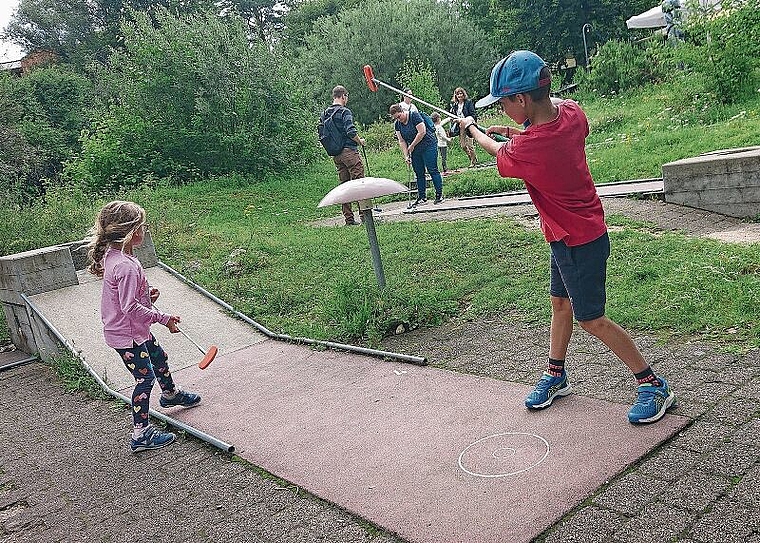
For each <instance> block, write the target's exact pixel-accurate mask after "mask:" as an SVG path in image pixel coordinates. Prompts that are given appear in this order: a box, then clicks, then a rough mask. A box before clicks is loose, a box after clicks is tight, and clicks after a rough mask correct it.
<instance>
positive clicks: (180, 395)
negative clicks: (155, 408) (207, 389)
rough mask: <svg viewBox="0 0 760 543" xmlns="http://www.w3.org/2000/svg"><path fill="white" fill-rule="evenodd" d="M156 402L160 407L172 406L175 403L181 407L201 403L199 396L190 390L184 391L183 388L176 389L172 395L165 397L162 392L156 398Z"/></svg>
mask: <svg viewBox="0 0 760 543" xmlns="http://www.w3.org/2000/svg"><path fill="white" fill-rule="evenodd" d="M158 403H159V404H161V407H174V406H175V405H181V406H182V407H195V406H196V405H198V404H199V403H201V397H200V396H199V395H198V394H193V393H192V392H185V391H184V390H179V389H177V390H176V392H175V393H174V396H172V397H171V398H167V397H166V396H164V395H163V394H161V397H160V398H159V399H158Z"/></svg>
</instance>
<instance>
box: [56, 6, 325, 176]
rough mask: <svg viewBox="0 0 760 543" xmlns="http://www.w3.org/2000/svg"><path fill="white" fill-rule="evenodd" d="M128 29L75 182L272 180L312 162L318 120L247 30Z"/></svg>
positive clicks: (73, 172) (206, 19)
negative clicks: (243, 176) (237, 175)
mask: <svg viewBox="0 0 760 543" xmlns="http://www.w3.org/2000/svg"><path fill="white" fill-rule="evenodd" d="M134 20H135V22H134V23H129V24H125V25H124V28H123V30H124V49H123V51H118V52H115V53H114V54H113V55H112V56H111V59H110V61H109V64H108V66H107V67H106V68H104V70H103V71H102V73H101V74H99V75H100V79H101V80H102V81H103V82H104V85H105V88H106V89H107V94H106V95H105V96H104V97H103V101H104V102H105V103H107V104H109V105H108V107H106V108H104V109H103V110H102V111H101V112H100V115H99V118H98V120H97V122H96V123H95V124H94V125H93V127H92V129H91V130H89V131H87V132H86V133H85V134H84V138H83V143H82V152H81V154H80V155H79V156H78V157H77V158H76V159H74V160H73V161H72V162H71V163H70V164H69V166H68V168H67V173H68V174H69V175H70V176H71V177H72V178H73V179H75V180H77V181H79V182H81V183H82V184H83V185H84V186H85V187H87V188H88V190H91V191H100V190H113V189H116V188H118V187H121V186H132V185H137V184H139V183H142V182H144V181H145V180H146V179H147V180H150V179H153V178H168V179H170V180H173V181H175V182H178V183H183V182H187V181H193V180H196V179H198V178H201V177H206V176H209V175H218V174H226V173H230V172H244V173H252V174H255V175H256V176H258V177H264V176H266V175H268V174H270V173H272V172H275V171H283V170H288V169H289V168H292V167H296V166H298V165H302V164H304V163H306V162H308V161H309V160H311V159H312V158H313V157H314V155H315V153H316V151H317V149H316V146H315V145H314V140H315V136H314V126H313V125H314V120H313V119H312V118H311V115H310V111H309V108H308V107H306V106H305V103H306V102H305V100H304V95H303V93H304V92H305V91H304V90H302V89H304V87H305V85H303V84H302V83H301V82H299V81H296V76H295V75H294V72H295V70H293V69H292V67H290V66H289V65H288V63H287V62H286V61H285V59H283V58H281V57H279V56H277V55H276V54H274V53H272V52H271V51H270V50H269V49H268V47H267V46H266V45H265V44H263V43H261V42H254V43H249V41H248V38H247V35H246V31H245V28H244V24H243V22H242V21H241V20H240V19H238V18H235V17H228V18H226V19H220V18H218V17H217V16H216V15H214V14H211V13H210V14H201V15H194V16H188V17H176V16H174V15H172V14H170V13H169V12H168V11H167V10H165V9H157V10H156V12H155V14H154V15H153V17H152V18H151V17H148V16H147V15H145V14H135V15H134Z"/></svg>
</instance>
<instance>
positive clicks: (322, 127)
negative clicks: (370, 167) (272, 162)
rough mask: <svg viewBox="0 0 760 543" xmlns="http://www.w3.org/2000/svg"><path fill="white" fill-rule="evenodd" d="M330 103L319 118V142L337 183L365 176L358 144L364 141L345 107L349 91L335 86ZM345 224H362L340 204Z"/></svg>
mask: <svg viewBox="0 0 760 543" xmlns="http://www.w3.org/2000/svg"><path fill="white" fill-rule="evenodd" d="M332 97H333V102H332V104H331V105H330V107H328V108H327V109H326V110H325V111H324V112H323V113H322V115H321V116H320V118H319V128H318V132H319V141H320V143H322V146H323V147H324V148H325V150H326V151H327V154H328V155H330V156H331V157H332V159H333V162H334V163H335V167H336V168H337V170H338V181H339V183H345V182H346V181H349V180H351V179H359V178H360V177H364V164H363V163H362V158H361V156H360V155H359V150H358V148H359V145H361V146H364V143H365V141H364V138H360V137H359V132H358V130H357V129H356V127H355V126H354V115H353V113H351V110H350V109H348V108H347V107H346V104H347V103H348V91H347V90H346V87H344V86H343V85H338V86H337V87H335V88H334V89H333V91H332ZM342 210H343V217H345V219H346V225H356V224H361V223H360V222H358V221H357V220H356V218H355V217H354V212H353V210H352V209H351V204H350V203H347V204H343V205H342Z"/></svg>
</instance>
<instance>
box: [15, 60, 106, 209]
mask: <svg viewBox="0 0 760 543" xmlns="http://www.w3.org/2000/svg"><path fill="white" fill-rule="evenodd" d="M91 103H92V85H91V83H90V82H89V80H88V79H86V78H85V77H83V76H81V75H78V74H76V73H74V72H73V71H72V70H71V69H69V68H67V67H65V66H51V67H46V68H38V69H36V70H33V71H31V72H30V73H29V74H27V75H25V76H24V77H21V78H17V77H9V76H7V75H3V77H0V189H1V190H0V192H5V194H6V195H8V196H9V197H10V198H11V199H12V200H14V201H15V202H16V203H25V202H27V201H29V200H30V199H32V198H34V197H36V196H39V195H42V194H44V191H45V187H46V184H49V183H57V182H59V174H60V173H61V171H62V170H63V163H64V162H65V161H66V160H67V159H68V158H69V157H70V156H71V155H73V154H74V153H76V152H77V151H78V149H79V142H78V138H79V134H80V132H81V130H82V129H83V128H84V127H86V126H87V124H88V123H89V114H88V107H89V105H90V104H91Z"/></svg>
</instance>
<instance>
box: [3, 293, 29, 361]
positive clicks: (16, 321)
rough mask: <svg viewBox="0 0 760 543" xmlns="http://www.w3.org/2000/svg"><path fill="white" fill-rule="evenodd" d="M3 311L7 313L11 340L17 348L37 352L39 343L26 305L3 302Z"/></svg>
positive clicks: (6, 317)
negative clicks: (30, 322) (35, 337)
mask: <svg viewBox="0 0 760 543" xmlns="http://www.w3.org/2000/svg"><path fill="white" fill-rule="evenodd" d="M3 313H4V314H5V322H6V324H7V326H8V332H9V334H10V337H11V342H12V343H13V344H14V345H15V346H16V348H17V349H18V350H20V351H24V352H25V353H35V352H37V344H36V343H35V341H34V333H33V332H32V328H31V326H30V324H29V315H28V314H27V312H26V307H24V306H18V305H11V304H3Z"/></svg>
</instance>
